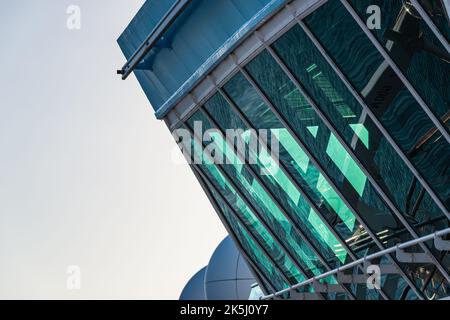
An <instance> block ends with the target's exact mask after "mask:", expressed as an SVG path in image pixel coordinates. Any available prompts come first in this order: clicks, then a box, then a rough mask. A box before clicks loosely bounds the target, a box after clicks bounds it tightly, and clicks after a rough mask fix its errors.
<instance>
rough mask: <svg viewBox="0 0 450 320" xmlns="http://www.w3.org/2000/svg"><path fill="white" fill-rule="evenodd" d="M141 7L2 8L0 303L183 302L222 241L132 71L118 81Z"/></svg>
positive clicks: (131, 1) (26, 1)
mask: <svg viewBox="0 0 450 320" xmlns="http://www.w3.org/2000/svg"><path fill="white" fill-rule="evenodd" d="M143 2H144V1H143V0H14V1H10V0H0V26H1V27H0V38H1V39H2V48H1V50H0V61H1V62H0V64H1V70H0V72H1V76H0V93H1V94H0V298H1V299H21V298H30V299H47V298H56V299H70V298H74V299H79V298H82V299H97V298H105V299H108V298H113V299H115V298H124V299H132V298H137V299H164V298H166V299H177V298H178V296H179V294H180V292H181V290H182V288H183V286H184V284H185V283H186V282H187V280H188V279H189V278H190V277H191V276H192V275H193V274H194V273H195V272H196V271H198V270H199V269H200V268H202V267H203V266H205V265H206V264H207V263H208V260H209V258H210V256H211V254H212V252H213V250H214V248H215V247H216V246H217V245H218V244H219V242H220V241H221V240H222V239H223V238H224V237H225V235H226V232H225V229H224V228H223V227H222V224H221V222H220V220H219V219H218V217H217V215H216V213H215V212H214V210H213V208H212V206H211V205H210V203H209V202H208V200H207V198H206V196H205V195H204V193H203V191H202V190H201V187H200V185H199V184H198V182H197V181H196V179H195V177H194V175H193V174H192V172H191V170H190V169H189V167H188V166H187V165H177V164H175V163H173V161H172V152H173V151H174V148H176V145H175V142H174V141H173V138H172V137H171V135H170V133H169V131H168V130H167V128H166V126H165V124H164V123H163V122H161V121H158V120H156V119H155V117H154V114H153V110H152V109H151V106H150V104H149V102H148V100H147V99H146V97H145V95H144V93H143V92H142V90H141V88H140V86H139V84H138V82H137V81H136V79H135V78H134V76H132V77H130V78H129V79H128V80H126V81H122V80H121V79H120V76H117V75H116V74H115V71H116V69H119V68H120V67H121V66H122V65H123V63H124V62H125V60H124V57H123V55H122V53H121V51H120V49H119V47H118V45H117V43H116V39H117V38H118V36H119V35H120V33H121V32H122V31H123V29H124V28H125V27H126V26H127V24H128V23H129V21H130V20H131V18H132V17H133V16H134V14H135V13H136V12H137V10H138V9H139V8H140V6H141V5H142V4H143ZM72 4H74V5H78V6H79V7H80V8H81V30H72V31H70V30H68V29H67V27H66V20H67V17H68V15H67V14H66V9H67V7H68V6H69V5H72ZM69 265H77V266H79V267H80V268H81V289H80V290H68V289H67V288H66V280H67V274H66V268H67V267H68V266H69Z"/></svg>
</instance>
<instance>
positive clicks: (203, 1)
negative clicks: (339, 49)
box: [118, 0, 285, 118]
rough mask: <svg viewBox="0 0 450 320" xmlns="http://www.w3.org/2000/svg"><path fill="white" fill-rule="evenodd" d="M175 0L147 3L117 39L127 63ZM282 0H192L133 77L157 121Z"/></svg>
mask: <svg viewBox="0 0 450 320" xmlns="http://www.w3.org/2000/svg"><path fill="white" fill-rule="evenodd" d="M174 3H175V1H174V0H158V1H155V0H148V1H146V3H145V4H144V6H143V7H142V8H141V10H140V11H139V12H138V14H137V15H136V17H135V18H134V19H133V21H132V22H131V23H130V25H129V26H128V27H127V29H126V30H125V31H124V33H123V34H122V35H121V36H120V38H119V39H118V43H119V45H120V47H121V49H122V51H123V53H124V55H125V57H126V58H127V59H129V58H130V56H131V55H132V54H133V53H134V52H135V50H136V49H137V48H138V47H139V45H140V44H141V43H142V42H143V41H144V40H145V38H146V37H147V36H148V35H149V34H150V33H151V31H152V30H153V28H154V27H155V26H156V24H157V23H158V21H159V20H160V19H161V18H162V17H163V16H164V14H165V13H166V12H167V11H168V10H169V9H170V8H171V6H172V5H173V4H174ZM284 3H285V0H245V1H242V0H214V1H211V0H192V1H191V3H190V4H189V6H188V7H187V9H186V10H185V11H184V12H182V13H181V15H180V16H179V17H178V18H177V20H176V21H175V23H174V24H173V25H172V26H171V27H170V28H169V29H168V30H167V31H166V32H165V33H164V34H163V35H162V37H161V39H160V40H159V42H158V43H157V44H156V45H155V46H154V47H153V48H152V50H150V52H149V53H148V54H147V56H146V57H145V58H144V60H143V61H142V63H141V64H140V66H139V67H138V68H137V69H136V70H135V75H136V77H137V79H138V80H139V82H140V84H141V86H142V87H143V89H144V91H145V93H146V95H147V97H148V99H149V100H150V102H151V104H152V106H153V109H154V110H155V112H156V116H157V117H158V118H162V117H164V115H166V114H167V112H168V111H170V108H171V107H172V106H173V105H174V104H175V103H176V102H177V101H178V100H179V99H180V98H181V97H182V96H183V95H184V94H185V93H186V92H187V91H189V90H190V89H191V88H192V87H193V86H194V85H195V84H196V83H197V82H198V81H199V80H200V79H201V78H202V76H203V75H205V74H206V73H207V72H208V71H210V70H211V69H212V68H213V67H214V66H215V65H216V64H217V63H218V62H220V61H221V60H222V58H223V57H226V56H227V54H228V53H229V52H230V50H232V49H233V48H234V47H235V46H236V45H237V44H238V43H239V42H240V41H241V40H242V39H243V38H245V37H246V36H247V35H248V34H249V32H250V31H252V30H254V28H255V27H256V26H257V25H258V24H259V23H260V22H261V21H262V20H264V19H265V18H267V17H268V16H269V15H270V14H271V13H273V12H274V11H276V10H277V9H278V8H280V7H281V5H283V4H284Z"/></svg>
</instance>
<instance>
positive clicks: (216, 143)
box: [188, 98, 324, 275]
mask: <svg viewBox="0 0 450 320" xmlns="http://www.w3.org/2000/svg"><path fill="white" fill-rule="evenodd" d="M213 99H214V98H213ZM212 102H214V100H210V101H209V102H208V103H212ZM188 123H189V125H191V126H192V127H194V126H195V123H197V125H198V124H199V123H202V126H203V129H204V130H205V132H207V131H206V130H208V129H212V126H211V124H210V123H209V121H208V120H207V119H206V118H205V117H204V115H203V114H202V113H201V112H197V113H195V114H194V115H193V116H191V118H190V119H189V120H188ZM209 134H210V136H211V137H213V138H212V139H211V140H212V142H210V143H209V145H208V146H209V147H208V146H207V148H211V149H210V150H213V149H214V151H213V153H215V154H216V155H217V154H220V155H223V156H224V163H227V164H224V165H222V166H221V167H222V168H223V170H224V171H225V172H227V174H228V175H230V177H231V178H232V179H233V181H234V182H235V183H236V184H237V185H238V186H240V192H242V193H243V194H244V195H245V196H246V197H247V199H250V201H251V203H252V205H253V206H254V207H255V208H256V209H257V210H258V212H259V213H260V214H261V216H263V217H264V218H265V222H266V223H267V224H268V225H270V226H272V227H273V231H274V232H276V233H277V234H278V235H280V239H281V240H282V241H283V244H284V246H285V247H287V248H290V249H291V252H290V253H291V254H292V255H293V256H294V257H295V258H296V259H297V263H299V264H300V265H302V266H303V268H304V269H305V270H309V271H310V272H311V274H312V275H314V274H320V273H321V272H323V271H324V269H323V267H322V266H321V264H320V262H319V261H318V259H317V257H316V256H315V255H314V253H313V252H312V251H311V249H310V248H309V247H308V246H307V245H306V244H305V243H304V242H303V241H302V240H301V238H300V237H299V235H298V234H297V233H296V231H295V229H294V228H293V226H292V225H291V224H290V222H289V221H288V220H287V218H286V217H285V216H284V215H283V213H282V212H281V211H280V210H279V208H278V207H277V206H276V204H275V203H274V202H273V201H272V199H271V198H270V197H269V195H268V194H267V193H266V192H265V191H264V189H263V188H262V186H261V185H260V184H259V182H258V181H257V180H255V179H253V177H252V175H251V173H250V172H249V171H248V169H247V168H246V166H244V165H243V163H242V161H240V159H239V158H238V157H237V155H236V154H235V152H234V150H232V149H231V148H229V147H227V145H226V143H225V141H224V139H223V137H222V136H221V135H220V133H219V132H217V131H209Z"/></svg>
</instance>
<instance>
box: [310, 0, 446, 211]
mask: <svg viewBox="0 0 450 320" xmlns="http://www.w3.org/2000/svg"><path fill="white" fill-rule="evenodd" d="M383 3H391V2H390V1H389V2H387V1H386V2H383ZM305 22H306V24H307V25H308V27H309V28H310V29H311V30H312V32H313V33H314V34H315V36H316V37H317V38H318V39H319V41H320V42H321V44H322V45H323V46H324V47H325V49H326V50H327V52H328V54H329V55H330V56H331V58H332V59H333V60H334V61H335V62H336V64H337V65H338V66H339V68H340V69H341V70H342V71H343V73H344V74H345V75H346V76H347V78H348V79H349V81H350V82H351V83H352V84H353V85H354V86H355V88H356V89H357V90H358V91H359V92H360V93H361V95H362V96H363V98H364V99H365V101H366V103H367V105H368V106H369V107H370V108H371V110H372V111H373V112H374V113H375V115H376V116H377V117H378V119H379V120H380V122H381V123H382V124H383V126H384V127H385V128H386V129H387V131H388V132H389V133H390V134H391V136H392V137H393V139H394V140H395V141H396V143H397V144H398V145H399V146H400V148H401V149H402V150H403V151H404V152H405V153H406V154H407V155H408V156H409V159H410V160H411V162H412V163H413V164H414V165H415V167H416V168H417V170H418V171H419V172H420V173H421V175H422V176H423V177H424V178H425V179H426V180H427V182H428V184H429V185H430V186H431V188H433V190H434V191H435V193H436V194H437V195H438V197H439V198H440V199H441V200H442V202H443V203H444V205H445V206H446V207H447V208H449V207H450V189H449V188H448V185H449V183H450V168H449V166H448V159H449V158H450V146H449V144H448V143H447V142H446V141H445V139H443V138H442V137H441V136H440V135H439V133H438V132H435V131H433V128H434V125H433V123H432V122H431V120H430V119H429V118H428V116H427V115H426V114H425V112H424V111H423V110H422V109H421V107H420V106H419V105H418V103H417V101H416V100H415V99H414V98H413V96H412V95H411V94H410V93H409V91H408V90H406V88H405V86H404V85H403V84H402V83H401V81H400V80H399V78H398V77H397V76H396V75H395V73H394V72H393V70H392V69H391V68H390V67H389V66H388V65H387V64H386V62H384V61H383V59H382V57H381V55H380V54H379V52H378V51H377V50H376V48H375V47H374V46H373V44H372V43H371V42H370V40H369V39H368V38H367V37H366V36H365V34H364V33H363V31H362V30H361V29H360V27H359V26H358V25H357V23H356V22H355V21H354V19H353V18H352V17H351V15H350V14H349V13H348V12H347V10H346V9H345V8H344V7H343V6H342V5H341V4H340V2H339V1H328V2H327V3H326V4H324V5H323V6H322V7H321V8H319V9H318V10H316V11H315V12H314V13H313V14H311V15H310V16H308V17H307V18H306V19H305ZM349 48H351V50H349ZM424 54H425V53H424ZM425 55H428V54H425ZM429 59H431V58H430V57H424V59H423V61H422V62H418V63H419V64H421V63H424V61H428V60H429ZM433 59H435V58H433ZM430 63H431V62H430ZM435 63H438V64H440V63H441V62H440V61H439V62H435ZM416 66H418V64H411V66H410V68H413V69H414V68H416ZM424 68H426V66H423V67H421V68H419V69H417V70H416V71H411V75H412V74H415V75H416V76H417V77H419V76H418V75H420V74H421V73H420V72H421V70H423V69H424ZM413 69H411V70H413ZM441 70H444V71H445V70H447V69H442V68H441ZM408 72H409V71H408ZM446 73H447V75H445V77H447V76H448V72H446ZM411 75H410V76H411ZM434 77H435V78H437V79H436V80H431V79H430V77H424V76H421V77H419V78H420V80H417V81H420V82H421V86H429V87H430V89H429V90H430V91H429V92H434V90H438V91H440V92H439V93H438V94H436V96H434V97H433V99H441V100H440V101H441V102H442V103H443V104H444V105H443V106H442V108H444V109H448V108H449V106H448V102H445V101H447V99H449V95H448V94H446V92H448V81H447V82H446V85H445V86H443V85H437V87H435V81H439V82H441V81H442V80H441V79H440V78H442V77H444V76H443V75H442V74H441V73H439V74H436V75H432V76H431V78H434ZM422 95H423V92H422ZM436 101H437V100H436ZM445 104H446V105H445ZM368 129H369V131H370V128H368ZM375 142H376V140H375ZM373 147H375V148H377V146H376V145H375V146H373Z"/></svg>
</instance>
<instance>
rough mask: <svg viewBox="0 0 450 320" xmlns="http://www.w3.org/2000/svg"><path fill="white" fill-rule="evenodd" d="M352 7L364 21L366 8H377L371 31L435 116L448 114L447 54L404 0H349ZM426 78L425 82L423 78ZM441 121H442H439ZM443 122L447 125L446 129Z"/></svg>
mask: <svg viewBox="0 0 450 320" xmlns="http://www.w3.org/2000/svg"><path fill="white" fill-rule="evenodd" d="M350 3H351V5H352V6H353V8H354V9H355V10H356V12H357V13H358V14H359V16H360V17H361V18H362V19H363V20H364V21H366V20H367V19H368V17H369V15H368V14H367V13H366V12H367V8H368V7H369V6H371V5H377V6H378V7H379V8H380V9H381V13H380V14H381V15H380V17H381V18H382V19H381V25H380V28H379V29H378V28H375V29H373V30H372V33H373V34H374V35H375V36H376V37H377V39H378V41H379V42H380V43H382V44H383V45H384V46H385V47H386V49H387V50H388V52H389V55H390V57H391V58H392V59H393V60H394V61H395V63H396V64H397V65H398V66H399V67H400V69H401V70H402V71H403V73H404V74H405V76H406V77H407V79H408V80H409V81H410V82H411V83H412V84H413V86H414V87H415V88H416V90H417V91H418V92H419V94H420V95H421V96H422V98H423V99H424V100H425V102H426V103H427V104H428V106H429V107H430V109H431V110H432V111H433V112H434V114H435V115H436V116H437V117H438V118H443V119H445V118H446V116H449V111H450V95H449V94H448V84H449V83H450V53H448V52H447V51H446V50H445V48H444V47H443V46H442V44H441V43H440V42H439V40H438V39H437V38H436V36H435V35H434V34H433V32H432V31H431V29H430V28H429V27H428V25H427V24H426V23H425V21H423V20H422V18H420V15H419V14H418V13H417V12H416V11H415V9H414V7H413V6H411V5H410V4H409V3H408V2H405V1H404V0H390V1H383V0H375V1H374V0H351V1H350ZM424 79H426V81H423V80H424ZM443 122H444V121H443ZM449 125H450V123H448V122H447V128H450V126H449Z"/></svg>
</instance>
